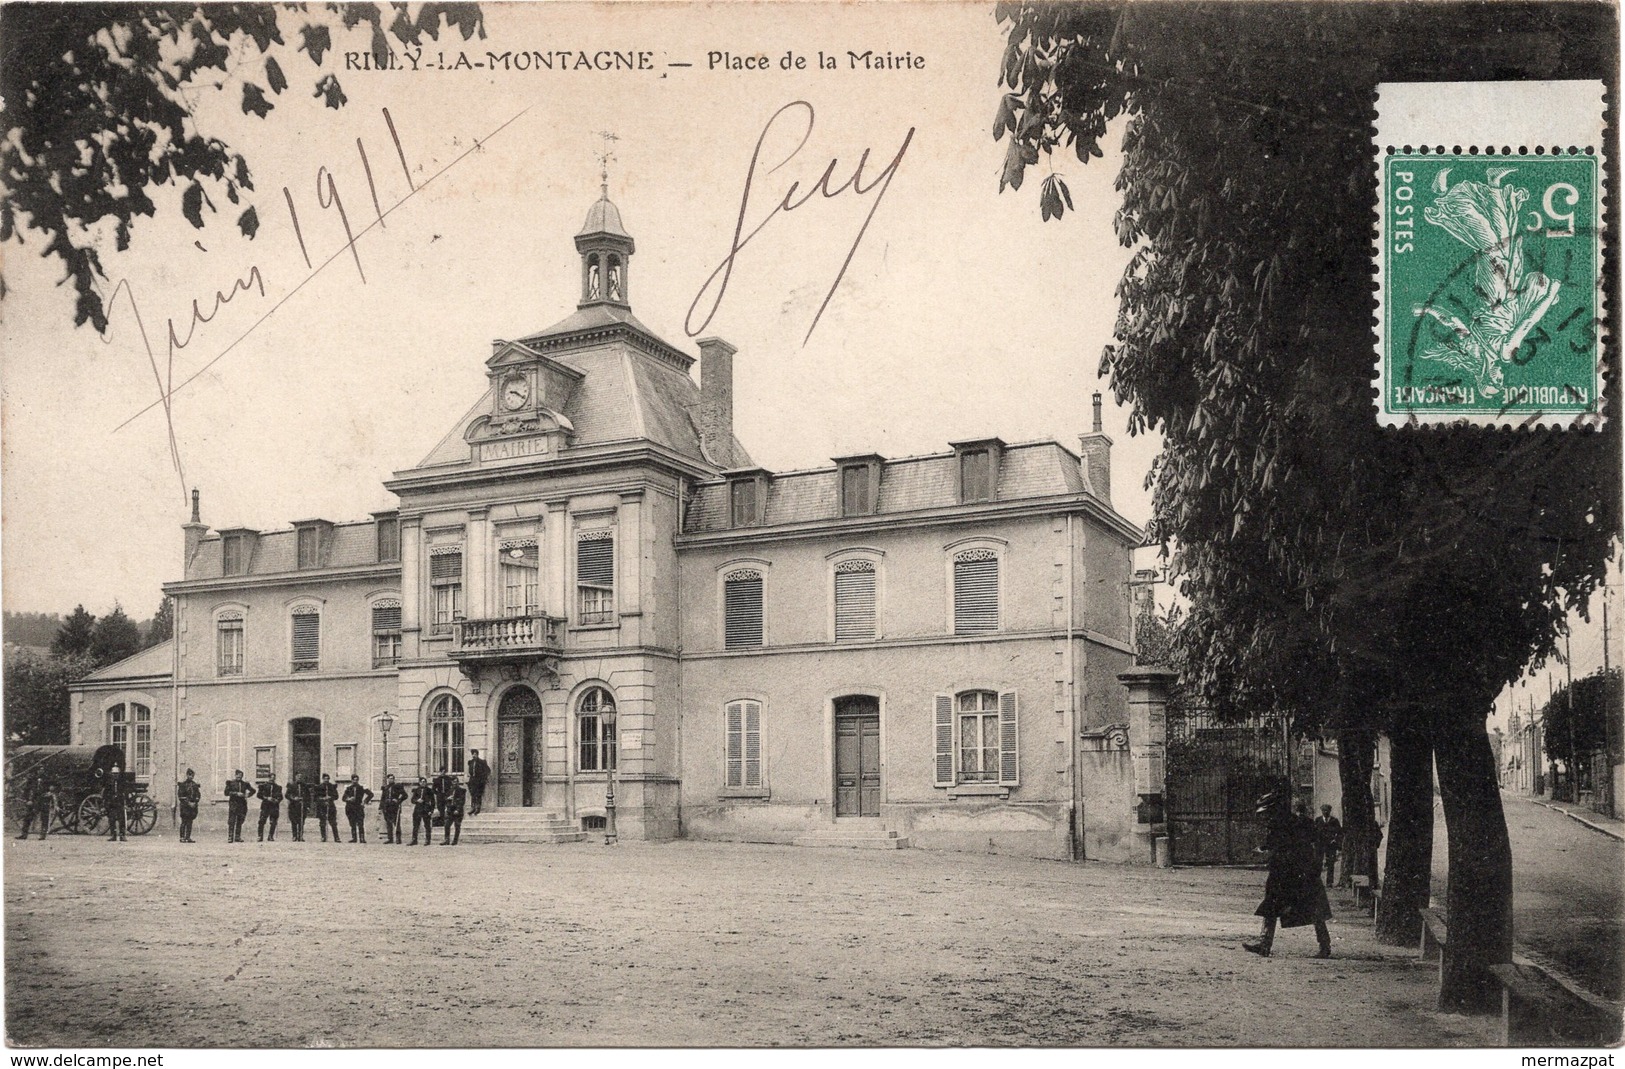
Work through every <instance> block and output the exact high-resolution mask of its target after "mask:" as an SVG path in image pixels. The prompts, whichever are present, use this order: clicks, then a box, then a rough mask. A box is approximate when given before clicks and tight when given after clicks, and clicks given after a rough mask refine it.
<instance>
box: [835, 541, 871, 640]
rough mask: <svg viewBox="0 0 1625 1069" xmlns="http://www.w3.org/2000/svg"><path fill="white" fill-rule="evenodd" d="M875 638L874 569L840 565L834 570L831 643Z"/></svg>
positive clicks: (861, 563)
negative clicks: (832, 641)
mask: <svg viewBox="0 0 1625 1069" xmlns="http://www.w3.org/2000/svg"><path fill="white" fill-rule="evenodd" d="M874 637H875V566H874V565H873V564H872V563H870V562H869V561H844V562H842V563H841V564H837V565H836V566H835V641H836V642H858V641H863V640H865V639H872V638H874Z"/></svg>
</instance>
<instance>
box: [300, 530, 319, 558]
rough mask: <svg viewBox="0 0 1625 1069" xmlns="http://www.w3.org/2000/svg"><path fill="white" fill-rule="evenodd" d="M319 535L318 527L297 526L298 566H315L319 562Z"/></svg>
mask: <svg viewBox="0 0 1625 1069" xmlns="http://www.w3.org/2000/svg"><path fill="white" fill-rule="evenodd" d="M321 537H322V532H321V530H320V529H318V528H315V527H301V528H299V535H298V538H299V567H301V568H315V567H317V566H319V565H320V564H321Z"/></svg>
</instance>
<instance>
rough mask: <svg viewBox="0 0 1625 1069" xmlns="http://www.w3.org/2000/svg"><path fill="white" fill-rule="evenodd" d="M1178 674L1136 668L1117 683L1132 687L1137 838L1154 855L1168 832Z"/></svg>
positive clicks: (1121, 675)
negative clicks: (1167, 760) (1171, 718)
mask: <svg viewBox="0 0 1625 1069" xmlns="http://www.w3.org/2000/svg"><path fill="white" fill-rule="evenodd" d="M1178 678H1179V674H1178V673H1177V672H1172V671H1170V670H1168V669H1166V668H1134V669H1131V670H1129V671H1127V672H1121V673H1119V674H1118V676H1117V681H1118V682H1119V683H1121V684H1123V685H1124V686H1125V687H1127V688H1128V748H1129V759H1130V761H1131V762H1132V764H1133V767H1134V795H1135V798H1136V799H1137V802H1136V804H1135V812H1134V835H1135V837H1136V838H1137V839H1139V840H1140V845H1141V846H1142V847H1143V848H1144V850H1145V852H1146V853H1147V854H1148V855H1152V856H1154V853H1155V850H1156V841H1157V837H1158V836H1161V835H1166V834H1167V831H1168V824H1167V816H1166V813H1165V810H1164V806H1163V785H1164V784H1163V758H1164V755H1165V754H1166V752H1167V746H1168V694H1169V691H1170V690H1171V689H1172V688H1173V684H1174V681H1175V680H1176V679H1178Z"/></svg>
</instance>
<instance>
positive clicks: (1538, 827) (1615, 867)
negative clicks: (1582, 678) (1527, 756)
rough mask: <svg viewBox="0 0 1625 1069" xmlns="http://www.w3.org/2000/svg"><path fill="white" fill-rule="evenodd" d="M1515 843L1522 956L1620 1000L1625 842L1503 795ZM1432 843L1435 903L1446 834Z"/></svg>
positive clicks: (1515, 922)
mask: <svg viewBox="0 0 1625 1069" xmlns="http://www.w3.org/2000/svg"><path fill="white" fill-rule="evenodd" d="M1501 804H1502V806H1503V808H1504V809H1505V811H1506V819H1507V835H1508V837H1509V838H1510V839H1511V840H1512V926H1513V932H1514V936H1513V938H1514V940H1515V943H1516V946H1517V949H1518V951H1519V952H1521V953H1523V954H1525V955H1527V956H1528V957H1529V958H1531V959H1532V960H1534V961H1535V962H1536V963H1537V964H1540V965H1543V966H1546V967H1548V968H1555V969H1556V971H1558V972H1560V973H1562V974H1563V975H1564V976H1565V977H1567V978H1568V979H1570V980H1572V981H1574V982H1575V983H1577V984H1579V985H1580V986H1581V987H1583V988H1585V989H1586V990H1587V991H1590V992H1591V993H1593V994H1596V995H1601V996H1603V997H1604V998H1608V999H1612V1000H1614V1001H1616V1002H1617V1001H1619V1000H1620V997H1621V972H1622V963H1621V943H1622V940H1625V923H1622V917H1625V893H1622V890H1621V885H1622V884H1625V843H1621V842H1620V841H1619V840H1617V839H1612V838H1609V837H1608V836H1606V835H1603V834H1602V833H1600V832H1596V831H1593V830H1591V829H1590V828H1587V827H1585V826H1584V825H1582V824H1580V823H1579V822H1577V821H1574V820H1570V819H1569V818H1568V817H1566V816H1564V815H1563V814H1562V813H1559V812H1556V811H1555V810H1552V809H1548V808H1546V807H1545V806H1542V805H1539V804H1537V803H1535V802H1532V801H1530V800H1529V799H1527V798H1523V797H1520V796H1518V795H1514V794H1502V795H1501ZM1435 814H1436V815H1437V821H1438V822H1437V825H1436V826H1437V829H1438V830H1437V832H1436V834H1435V835H1434V839H1433V846H1434V849H1433V893H1434V901H1436V902H1439V901H1443V898H1444V890H1445V833H1444V818H1443V815H1442V814H1440V813H1439V812H1438V810H1437V809H1436V810H1435Z"/></svg>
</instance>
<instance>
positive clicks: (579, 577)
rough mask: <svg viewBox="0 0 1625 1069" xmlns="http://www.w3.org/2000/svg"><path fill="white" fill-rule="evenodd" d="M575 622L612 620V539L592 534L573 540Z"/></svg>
mask: <svg viewBox="0 0 1625 1069" xmlns="http://www.w3.org/2000/svg"><path fill="white" fill-rule="evenodd" d="M576 590H577V595H578V605H577V611H576V616H577V622H578V623H583V624H607V623H613V622H614V620H615V536H614V534H613V533H611V532H609V531H593V532H589V533H587V534H584V535H582V536H581V537H580V538H579V539H577V540H576Z"/></svg>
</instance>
